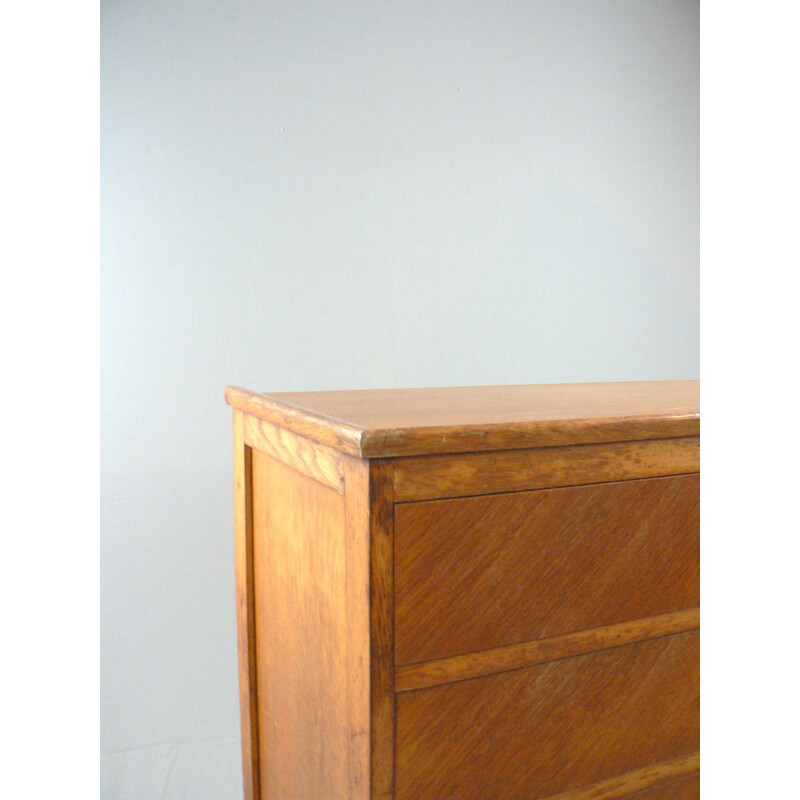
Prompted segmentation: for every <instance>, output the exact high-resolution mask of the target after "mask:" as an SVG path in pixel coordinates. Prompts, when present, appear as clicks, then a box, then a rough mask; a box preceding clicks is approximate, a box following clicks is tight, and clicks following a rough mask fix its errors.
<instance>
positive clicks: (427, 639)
mask: <svg viewBox="0 0 800 800" xmlns="http://www.w3.org/2000/svg"><path fill="white" fill-rule="evenodd" d="M699 516H700V478H699V476H698V475H682V476H677V477H668V478H651V479H648V480H637V481H623V482H619V483H601V484H593V485H590V486H573V487H568V488H562V489H545V490H539V491H533V492H524V493H513V494H498V495H486V496H480V497H466V498H458V499H454V500H437V501H428V502H420V503H405V504H400V505H398V506H396V509H395V559H396V563H395V591H396V598H395V647H396V650H395V654H396V662H397V663H398V664H414V663H417V662H421V661H431V660H434V659H441V658H446V657H449V656H455V655H459V654H462V653H475V652H478V651H481V650H488V649H490V648H497V647H502V646H505V645H510V644H517V643H521V642H530V641H532V640H534V639H542V638H546V637H551V636H558V635H561V634H565V633H570V632H575V631H581V630H584V629H587V628H596V627H599V626H605V625H612V624H615V623H620V622H625V621H626V620H635V619H639V618H641V617H651V616H655V615H658V614H665V613H668V612H670V611H676V610H680V609H685V608H692V607H694V606H697V605H698V604H699V602H700V588H699V586H700V569H699V538H700V537H699V527H700V519H699Z"/></svg>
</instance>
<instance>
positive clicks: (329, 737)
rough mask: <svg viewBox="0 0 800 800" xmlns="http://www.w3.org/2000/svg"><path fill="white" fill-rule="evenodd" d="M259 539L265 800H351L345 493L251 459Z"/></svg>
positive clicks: (265, 459)
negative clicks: (311, 798)
mask: <svg viewBox="0 0 800 800" xmlns="http://www.w3.org/2000/svg"><path fill="white" fill-rule="evenodd" d="M253 540H254V546H253V564H254V574H255V622H256V643H257V648H258V659H257V664H256V682H257V686H258V719H259V736H258V740H259V762H260V765H261V791H262V796H263V797H265V798H267V799H268V800H272V798H286V800H303V798H310V797H317V796H319V797H328V798H330V799H331V800H350V795H349V793H348V792H349V783H350V781H349V775H348V771H349V766H350V756H351V750H350V746H349V742H350V737H351V734H352V728H353V727H354V726H356V725H357V724H358V723H359V722H360V723H361V725H362V726H363V725H366V724H367V720H366V719H362V720H358V719H351V718H350V716H349V711H350V708H349V702H348V684H347V679H346V676H347V672H346V670H345V669H343V667H344V665H346V664H347V655H348V652H347V650H348V648H347V633H348V624H347V613H346V612H347V606H346V552H345V551H346V544H345V509H344V501H343V498H342V495H341V494H339V493H338V492H336V491H335V490H334V489H331V488H329V487H325V486H323V485H322V484H320V483H319V482H317V481H315V480H313V479H312V478H309V477H307V476H305V475H303V474H302V473H300V472H297V471H295V470H293V469H291V468H289V467H286V466H285V465H283V464H281V463H280V462H278V461H275V460H274V459H272V458H270V457H269V456H265V455H263V454H261V453H259V452H258V451H253ZM287 764H291V765H293V767H292V768H291V769H287Z"/></svg>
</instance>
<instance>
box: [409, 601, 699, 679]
mask: <svg viewBox="0 0 800 800" xmlns="http://www.w3.org/2000/svg"><path fill="white" fill-rule="evenodd" d="M699 627H700V609H699V608H687V609H685V610H684V611H674V612H672V613H670V614H661V615H660V616H657V617H648V618H646V619H637V620H633V621H632V622H620V623H618V624H617V625H608V626H605V627H602V628H593V629H591V630H588V631H579V632H578V633H570V634H566V635H565V636H554V637H552V638H549V639H539V640H538V641H535V642H524V643H523V644H512V645H508V646H507V647H497V648H495V649H493V650H484V651H482V652H479V653H468V654H467V655H462V656H453V657H452V658H442V659H439V660H437V661H425V662H422V663H421V664H408V665H406V666H399V667H395V690H396V691H397V692H410V691H413V690H415V689H425V688H427V687H429V686H439V685H441V684H443V683H454V682H455V681H463V680H468V679H470V678H479V677H481V676H483V675H493V674H497V673H500V672H509V671H511V670H514V669H520V668H522V667H532V666H534V665H536V664H543V663H545V662H547V661H557V660H559V659H561V658H568V657H570V656H577V655H583V654H585V653H591V652H595V651H597V650H608V649H611V648H613V647H621V646H623V645H627V644H633V643H634V642H641V641H645V640H647V639H657V638H659V637H661V636H669V635H671V634H674V633H683V632H684V631H690V630H694V629H695V628H699Z"/></svg>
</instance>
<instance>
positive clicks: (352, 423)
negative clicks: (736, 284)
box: [226, 381, 700, 458]
mask: <svg viewBox="0 0 800 800" xmlns="http://www.w3.org/2000/svg"><path fill="white" fill-rule="evenodd" d="M226 399H227V400H228V402H229V403H230V404H231V405H232V406H234V408H239V409H240V410H243V411H246V412H248V413H250V414H253V415H254V416H258V417H260V418H262V419H265V420H267V421H269V422H272V423H274V424H276V425H279V426H281V427H285V428H287V429H289V430H292V431H294V432H295V433H299V434H301V435H303V436H308V437H309V438H312V439H314V440H316V441H319V442H321V443H323V444H326V445H329V446H331V447H335V448H337V449H339V450H341V451H342V452H345V453H348V454H350V455H355V456H359V457H362V458H386V457H396V456H410V455H423V454H431V453H464V452H474V451H482V450H505V449H517V448H531V447H550V446H561V445H572V444H583V443H596V442H614V441H632V440H638V439H657V438H674V437H681V436H697V435H698V434H699V430H700V428H699V384H698V382H697V381H655V382H639V383H595V384H560V385H550V386H483V387H469V388H467V387H462V388H457V389H453V388H445V389H394V390H367V391H350V392H292V393H280V394H269V395H267V394H257V393H254V392H248V391H246V390H244V389H238V388H235V387H231V388H229V389H228V391H227V393H226Z"/></svg>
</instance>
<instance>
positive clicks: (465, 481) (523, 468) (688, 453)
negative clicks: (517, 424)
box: [394, 436, 700, 503]
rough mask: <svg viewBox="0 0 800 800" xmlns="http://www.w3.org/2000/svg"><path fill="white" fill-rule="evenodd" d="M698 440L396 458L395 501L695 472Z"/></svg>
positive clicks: (698, 462) (698, 456) (654, 441)
mask: <svg viewBox="0 0 800 800" xmlns="http://www.w3.org/2000/svg"><path fill="white" fill-rule="evenodd" d="M699 470H700V439H699V438H698V437H692V436H690V437H682V438H678V439H657V440H653V441H646V442H617V443H614V444H586V445H577V446H575V447H543V448H535V449H532V450H509V451H504V452H492V453H471V454H468V455H442V456H426V457H422V458H400V459H398V460H397V461H396V462H395V487H394V491H395V501H396V502H398V503H401V502H412V501H419V500H433V499H437V498H445V497H466V496H469V495H476V494H495V493H499V492H520V491H527V490H530V489H544V488H549V487H556V486H574V485H578V484H587V483H600V482H605V481H622V480H630V479H636V478H654V477H658V476H663V475H680V474H685V473H693V472H699Z"/></svg>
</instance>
